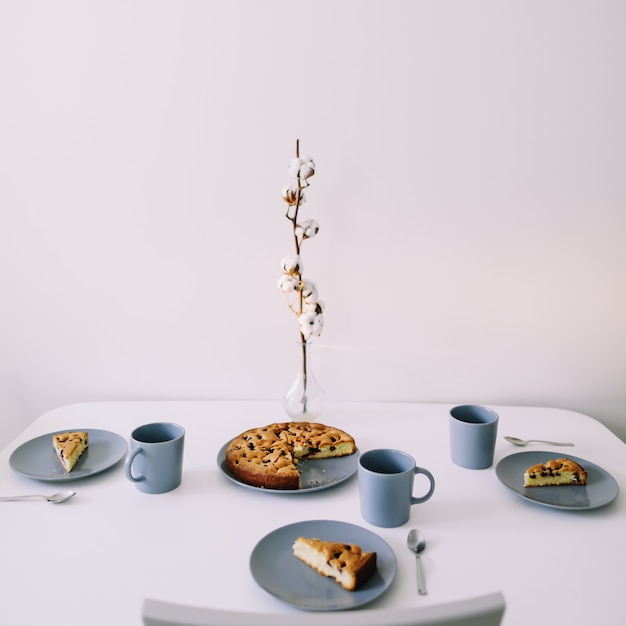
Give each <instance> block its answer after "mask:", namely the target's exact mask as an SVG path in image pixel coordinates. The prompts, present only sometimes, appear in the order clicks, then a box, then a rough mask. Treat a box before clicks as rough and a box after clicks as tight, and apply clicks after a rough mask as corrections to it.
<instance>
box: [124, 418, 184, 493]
mask: <svg viewBox="0 0 626 626" xmlns="http://www.w3.org/2000/svg"><path fill="white" fill-rule="evenodd" d="M184 447H185V429H184V428H183V427H182V426H179V425H178V424H172V423H170V422H155V423H153V424H144V425H143V426H139V427H138V428H135V430H133V432H132V434H131V437H130V453H129V454H128V456H127V457H126V461H125V463H124V473H125V474H126V478H128V480H130V481H131V482H134V483H135V485H136V487H137V489H139V491H142V492H143V493H165V492H167V491H172V489H176V487H178V486H179V485H180V483H181V480H182V474H183V451H184Z"/></svg>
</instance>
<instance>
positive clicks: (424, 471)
mask: <svg viewBox="0 0 626 626" xmlns="http://www.w3.org/2000/svg"><path fill="white" fill-rule="evenodd" d="M413 472H414V473H415V474H424V476H426V478H428V480H429V481H430V489H429V490H428V492H427V493H426V495H423V496H421V497H420V498H416V497H415V496H411V504H419V503H420V502H426V500H428V499H429V498H430V496H432V495H433V493H434V491H435V479H434V477H433V475H432V474H431V473H430V472H429V471H428V470H427V469H424V468H423V467H416V468H415V469H414V470H413Z"/></svg>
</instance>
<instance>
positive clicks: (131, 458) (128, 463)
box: [124, 446, 146, 483]
mask: <svg viewBox="0 0 626 626" xmlns="http://www.w3.org/2000/svg"><path fill="white" fill-rule="evenodd" d="M140 452H143V450H142V449H141V448H140V447H139V446H137V447H136V448H133V449H132V450H131V451H130V454H129V455H128V456H127V457H126V462H125V463H124V474H126V478H128V480H132V481H133V482H134V483H140V482H141V481H142V480H146V477H145V476H144V475H143V474H139V475H138V476H133V471H132V465H133V461H134V460H135V457H136V456H137V455H138V454H139V453H140Z"/></svg>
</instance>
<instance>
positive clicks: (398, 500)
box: [358, 448, 435, 528]
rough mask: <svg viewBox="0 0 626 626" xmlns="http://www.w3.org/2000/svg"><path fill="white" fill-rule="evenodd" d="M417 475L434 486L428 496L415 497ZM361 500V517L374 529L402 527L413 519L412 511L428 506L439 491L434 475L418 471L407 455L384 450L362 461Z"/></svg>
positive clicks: (372, 453)
mask: <svg viewBox="0 0 626 626" xmlns="http://www.w3.org/2000/svg"><path fill="white" fill-rule="evenodd" d="M416 474H423V475H424V476H426V478H427V479H428V481H429V483H430V487H429V489H428V491H427V492H426V494H425V495H423V496H420V497H416V496H414V495H413V484H414V479H415V475H416ZM358 477H359V498H360V504H361V517H362V518H363V519H364V520H365V521H366V522H369V523H370V524H373V525H374V526H380V527H382V528H392V527H395V526H402V524H404V523H406V522H407V521H408V519H409V517H410V515H411V507H412V506H413V505H415V504H420V503H422V502H426V500H428V499H429V498H430V497H431V496H432V495H433V492H434V491H435V479H434V478H433V475H432V474H431V473H430V472H429V471H428V470H427V469H424V468H423V467H417V465H416V463H415V459H414V458H413V457H412V456H411V455H410V454H407V453H406V452H402V451H400V450H392V449H390V448H380V449H378V450H369V451H368V452H365V453H363V454H361V456H360V458H359V468H358Z"/></svg>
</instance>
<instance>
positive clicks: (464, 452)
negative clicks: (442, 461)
mask: <svg viewBox="0 0 626 626" xmlns="http://www.w3.org/2000/svg"><path fill="white" fill-rule="evenodd" d="M449 421H450V455H451V457H452V461H454V463H456V464H457V465H459V466H460V467H465V468H466V469H485V468H487V467H491V465H492V464H493V454H494V451H495V447H496V436H497V434H498V414H497V413H496V412H495V411H494V410H493V409H489V408H487V407H485V406H480V405H477V404H463V405H460V406H455V407H454V408H453V409H451V410H450V417H449Z"/></svg>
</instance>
